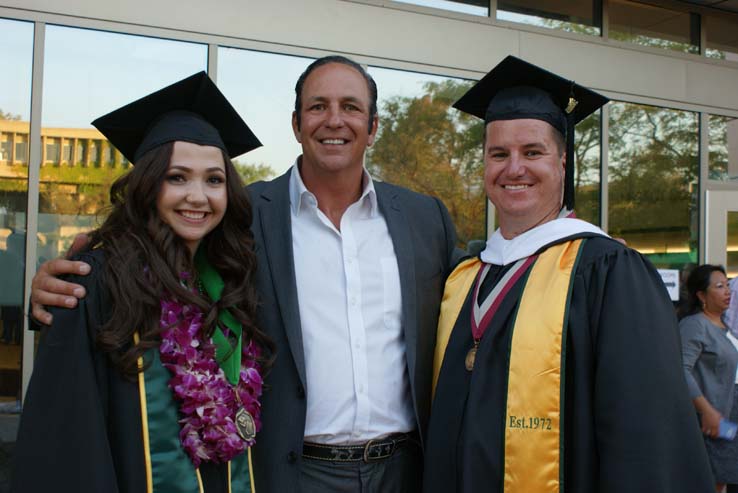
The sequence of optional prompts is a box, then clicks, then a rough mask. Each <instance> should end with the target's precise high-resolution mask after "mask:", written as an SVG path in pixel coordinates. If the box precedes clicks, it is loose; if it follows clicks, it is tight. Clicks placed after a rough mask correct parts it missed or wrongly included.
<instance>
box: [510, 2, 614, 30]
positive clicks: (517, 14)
mask: <svg viewBox="0 0 738 493" xmlns="http://www.w3.org/2000/svg"><path fill="white" fill-rule="evenodd" d="M600 6H601V3H600V2H593V1H592V0H576V1H569V2H541V1H540V0H499V1H498V2H497V18H498V19H500V20H505V21H511V22H519V23H522V24H530V25H533V26H539V27H547V28H551V29H559V30H561V31H567V32H575V33H582V34H592V35H595V36H599V34H600V23H601V18H602V12H601V10H600V8H601V7H600Z"/></svg>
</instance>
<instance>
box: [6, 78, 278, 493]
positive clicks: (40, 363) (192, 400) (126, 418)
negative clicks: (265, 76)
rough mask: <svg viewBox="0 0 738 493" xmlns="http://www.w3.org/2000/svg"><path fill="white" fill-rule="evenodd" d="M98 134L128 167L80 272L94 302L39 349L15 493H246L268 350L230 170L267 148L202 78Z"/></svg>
mask: <svg viewBox="0 0 738 493" xmlns="http://www.w3.org/2000/svg"><path fill="white" fill-rule="evenodd" d="M93 124H94V125H95V126H96V127H97V128H98V129H100V131H101V132H102V133H103V134H104V135H105V136H106V137H107V138H108V139H109V140H110V141H111V142H112V143H113V144H114V145H115V146H116V147H117V148H118V149H119V150H120V151H121V152H122V153H123V154H124V155H125V156H126V157H127V158H128V159H129V160H130V161H131V162H132V163H134V164H135V166H134V167H133V169H132V170H131V171H130V172H129V173H128V174H126V175H125V176H123V177H122V178H120V179H119V180H118V181H116V182H115V183H114V185H113V186H112V189H111V203H112V207H111V211H110V214H109V216H108V217H107V219H106V220H105V221H104V223H103V224H102V226H101V227H100V228H99V229H98V230H96V231H94V232H93V233H92V234H91V242H90V249H89V250H88V251H86V252H85V253H82V254H81V255H79V256H78V259H79V260H83V261H84V262H86V263H88V264H89V265H90V266H91V268H92V272H91V273H90V275H89V276H79V277H76V278H74V279H73V280H74V282H77V283H79V284H81V285H83V286H84V287H85V289H86V290H87V296H86V297H85V298H84V299H83V300H81V301H80V303H79V305H78V306H77V307H76V308H73V309H57V310H55V311H54V321H53V325H52V327H51V329H50V330H48V331H47V332H46V333H45V334H44V335H43V336H42V338H41V343H40V345H39V349H38V354H37V356H36V360H35V366H34V371H33V376H32V378H31V382H30V386H29V389H28V393H27V395H26V400H25V403H24V411H23V415H22V417H21V424H20V430H19V435H18V441H17V448H16V454H15V466H14V474H13V478H12V484H11V488H12V491H14V492H19V493H20V492H24V493H25V492H50V491H74V492H75V493H80V492H90V493H93V492H95V493H100V492H106V493H109V492H131V493H133V492H136V493H140V492H166V493H177V492H182V493H184V492H203V491H204V492H206V493H213V492H234V493H235V492H247V491H253V486H252V480H251V474H250V467H249V466H250V460H249V459H250V454H249V447H250V446H251V445H252V444H253V443H254V441H255V436H254V435H255V433H256V431H258V429H259V428H260V419H259V415H260V406H259V397H260V395H261V391H262V377H261V376H262V372H263V371H264V370H265V369H266V367H267V366H268V364H269V360H268V357H269V354H270V353H271V351H272V346H271V343H270V341H269V340H268V339H267V338H266V337H265V336H264V334H263V333H262V332H261V331H260V330H259V328H257V327H256V326H255V325H254V311H255V306H256V294H255V291H254V287H253V276H254V271H255V256H254V252H253V241H252V236H251V233H250V231H249V226H250V222H251V209H250V205H249V201H248V197H247V196H246V194H245V191H244V189H243V187H242V184H241V182H240V179H239V177H238V174H237V173H236V171H235V169H234V166H233V165H232V164H231V162H230V160H229V154H230V155H233V156H235V155H238V154H241V153H243V152H246V151H248V150H250V149H253V148H254V147H258V146H259V145H260V144H259V142H258V140H257V139H256V137H254V136H253V134H252V133H251V132H250V130H249V129H248V127H247V126H246V124H245V123H244V122H243V121H242V120H241V119H240V117H239V116H238V114H237V113H236V112H235V110H234V109H233V108H232V107H231V106H230V104H229V103H228V102H227V101H226V100H225V98H224V97H223V96H222V94H221V93H220V92H219V91H218V89H217V88H216V87H215V85H214V84H213V83H212V81H210V79H209V78H208V77H207V76H206V75H205V74H204V73H200V74H196V75H194V76H192V77H189V78H187V79H184V80H183V81H180V82H178V83H176V84H174V85H172V86H169V87H167V88H165V89H162V90H161V91H158V92H156V93H153V94H151V95H149V96H147V97H145V98H143V99H141V100H138V101H136V102H134V103H131V104H130V105H127V106H125V107H123V108H120V109H118V110H116V111H114V112H112V113H110V114H108V115H106V116H104V117H102V118H100V119H98V120H96V121H95V122H93Z"/></svg>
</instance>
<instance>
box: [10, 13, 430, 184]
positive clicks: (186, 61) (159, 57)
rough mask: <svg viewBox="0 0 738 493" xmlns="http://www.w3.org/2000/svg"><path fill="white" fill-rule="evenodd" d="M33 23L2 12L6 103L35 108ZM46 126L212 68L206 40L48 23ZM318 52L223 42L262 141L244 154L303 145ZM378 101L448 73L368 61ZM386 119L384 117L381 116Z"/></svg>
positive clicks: (265, 157) (230, 80)
mask: <svg viewBox="0 0 738 493" xmlns="http://www.w3.org/2000/svg"><path fill="white" fill-rule="evenodd" d="M32 51H33V24H32V23H28V22H18V21H10V20H4V19H0V64H1V65H0V66H3V67H14V70H15V73H16V76H17V77H13V78H10V77H1V78H0V109H2V110H3V111H5V112H9V113H13V114H17V115H20V116H21V119H23V120H28V119H29V115H30V88H31V62H32ZM44 60H45V62H44V74H43V95H42V98H43V99H42V126H44V127H71V128H90V122H91V121H92V120H94V119H95V118H96V117H98V116H100V115H102V114H105V113H107V112H109V111H111V110H113V109H115V108H118V107H120V106H122V105H124V104H126V103H128V102H130V101H133V100H135V99H138V98H140V97H142V96H145V95H146V94H148V93H150V92H152V91H154V90H157V89H159V88H161V87H164V86H166V85H168V84H171V83H173V82H176V81H177V80H180V79H182V78H184V77H187V76H189V75H191V74H193V73H195V72H198V71H200V70H206V68H207V46H206V45H203V44H196V43H185V42H181V41H172V40H166V39H158V38H149V37H141V36H132V35H124V34H118V33H109V32H103V31H94V30H87V29H77V28H68V27H63V26H54V25H47V27H46V42H45V53H44ZM311 61H312V59H309V58H302V57H296V56H287V55H278V54H273V53H265V52H258V51H250V50H243V49H236V48H228V47H220V48H219V49H218V74H217V83H218V87H219V88H220V89H221V91H223V93H224V94H225V95H226V97H227V98H228V99H229V100H230V101H231V104H233V106H234V107H235V108H236V110H237V111H238V112H239V114H240V115H241V116H242V117H243V118H244V120H245V121H246V122H247V124H248V125H249V126H250V127H251V129H252V130H253V131H254V133H255V134H256V135H257V136H258V137H259V139H260V140H261V142H262V144H263V147H261V148H259V149H257V150H255V151H252V152H250V153H248V154H247V155H244V156H241V157H240V158H239V161H242V162H247V163H249V164H267V165H269V166H271V167H272V168H273V169H274V171H275V173H276V174H277V175H278V174H281V173H282V172H284V171H285V170H287V169H288V168H289V167H290V166H291V165H292V163H293V162H294V160H295V158H296V157H297V156H298V155H299V153H300V146H299V144H298V143H297V141H296V140H295V137H294V135H293V133H292V127H291V123H290V122H291V117H292V111H293V109H294V97H295V96H294V84H295V82H296V81H297V78H298V76H299V75H300V73H302V71H303V70H304V69H305V68H306V67H307V66H308V64H310V62H311ZM369 72H370V73H371V74H372V76H373V77H374V78H375V79H376V81H377V84H378V86H379V106H380V108H381V105H382V101H384V100H386V99H388V98H390V97H393V96H398V95H399V96H405V97H412V96H417V95H419V94H422V93H423V85H424V84H425V83H426V82H428V81H435V82H438V81H441V80H444V77H439V76H433V75H428V74H420V73H414V72H404V71H398V70H391V69H386V68H381V67H369ZM380 124H381V123H380Z"/></svg>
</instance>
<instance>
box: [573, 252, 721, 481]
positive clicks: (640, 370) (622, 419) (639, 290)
mask: <svg viewBox="0 0 738 493" xmlns="http://www.w3.org/2000/svg"><path fill="white" fill-rule="evenodd" d="M589 241H590V242H591V243H592V245H590V246H595V245H597V244H603V243H605V244H606V248H608V249H609V251H608V252H607V253H606V254H602V255H597V256H595V257H593V258H591V259H589V260H587V259H586V258H584V257H583V259H582V261H583V262H584V263H583V265H581V268H580V269H578V273H579V274H580V275H579V276H578V279H576V280H575V282H576V283H577V284H578V286H577V285H575V287H574V293H575V296H576V295H577V293H579V296H580V299H579V300H576V299H575V300H573V303H574V304H579V305H580V306H581V304H582V303H585V304H586V306H587V312H588V313H587V314H586V317H583V318H584V319H579V320H577V319H576V318H575V319H574V320H572V323H573V324H577V323H588V324H589V326H590V331H591V332H590V336H591V339H590V340H591V341H592V344H593V348H592V350H593V356H594V358H593V360H592V364H593V381H592V383H593V385H594V388H593V403H592V405H593V416H594V422H593V426H594V433H595V437H594V439H595V443H596V446H595V451H594V452H595V453H596V455H597V458H598V463H597V468H598V470H599V475H598V480H597V482H598V487H597V491H598V492H600V493H616V492H617V493H621V492H624V491H627V492H629V493H647V492H653V491H669V492H670V493H680V492H683V493H699V492H703V491H704V492H708V491H714V483H713V480H712V477H711V472H710V466H709V463H708V460H707V455H706V453H705V449H704V444H703V441H702V436H701V434H700V432H699V428H698V424H697V421H696V417H695V413H694V409H693V406H692V404H691V402H690V400H689V394H688V392H687V386H686V382H685V380H684V375H683V371H682V364H681V347H680V346H681V345H680V339H679V331H678V328H677V321H676V317H675V314H674V310H673V307H672V304H671V302H670V301H669V299H668V296H667V293H666V290H665V288H664V286H663V282H662V281H661V279H660V277H659V275H658V273H657V272H656V270H655V269H654V268H653V266H652V265H651V264H650V262H648V260H646V259H645V258H644V257H643V256H641V255H640V254H638V253H637V252H635V251H633V250H631V249H628V248H625V247H621V246H619V245H616V246H613V245H612V242H611V240H605V239H595V240H589ZM587 262H588V264H587ZM581 296H586V300H584V299H581ZM578 312H579V313H578V314H576V315H572V316H574V317H576V316H580V317H581V316H583V315H584V314H583V313H582V310H581V309H580V310H578ZM587 319H588V320H587ZM580 370H581V369H580ZM573 405H574V406H575V407H576V406H577V405H578V404H577V403H573ZM572 425H573V426H577V424H576V423H572Z"/></svg>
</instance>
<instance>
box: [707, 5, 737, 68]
mask: <svg viewBox="0 0 738 493" xmlns="http://www.w3.org/2000/svg"><path fill="white" fill-rule="evenodd" d="M705 36H706V37H707V43H706V44H707V46H705V51H706V54H707V56H709V57H711V58H720V59H722V60H731V61H734V62H738V16H736V15H728V14H720V15H716V14H707V15H705Z"/></svg>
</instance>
